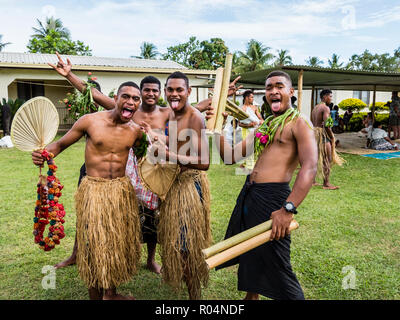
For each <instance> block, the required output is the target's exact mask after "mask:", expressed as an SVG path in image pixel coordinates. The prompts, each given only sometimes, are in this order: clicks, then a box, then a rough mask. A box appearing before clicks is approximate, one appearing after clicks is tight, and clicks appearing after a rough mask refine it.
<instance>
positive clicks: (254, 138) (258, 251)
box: [217, 71, 318, 300]
mask: <svg viewBox="0 0 400 320" xmlns="http://www.w3.org/2000/svg"><path fill="white" fill-rule="evenodd" d="M293 93H294V89H293V87H292V81H291V79H290V76H289V75H288V74H287V73H285V72H282V71H273V72H271V73H270V74H269V75H268V76H267V78H266V82H265V96H266V99H267V102H268V104H269V105H270V106H271V111H272V113H273V114H272V116H270V117H268V118H267V119H266V120H265V121H264V123H263V124H262V125H261V126H260V127H259V128H258V129H257V130H255V132H254V133H252V135H251V136H249V137H248V138H246V140H244V141H242V142H241V143H239V144H237V145H236V146H234V147H233V148H232V147H231V146H229V145H228V144H226V143H225V138H224V137H223V136H222V135H220V139H219V145H218V143H217V146H218V148H219V150H220V155H221V157H222V159H223V160H224V162H225V163H226V164H233V163H236V162H238V161H240V160H242V159H243V158H245V157H246V156H248V155H250V154H251V153H252V152H253V151H254V153H255V156H256V158H258V159H257V162H256V164H255V166H254V169H253V171H252V173H251V174H250V175H248V176H247V178H246V182H245V184H244V186H243V188H242V190H241V192H240V194H239V196H238V199H237V202H236V206H235V208H234V210H233V213H232V215H231V218H230V221H229V225H228V228H227V232H226V236H225V238H230V237H232V236H234V235H235V234H238V233H240V232H242V231H244V230H247V229H249V228H252V227H254V226H256V225H258V224H260V223H263V222H265V221H267V220H269V219H272V221H273V222H272V233H271V240H272V241H269V242H267V243H265V244H263V245H260V246H258V247H256V248H254V249H252V250H250V251H248V252H246V253H244V254H242V255H241V256H239V257H237V258H235V259H232V260H230V261H228V262H226V263H225V264H223V265H221V266H219V267H218V268H217V269H220V268H224V267H227V266H231V265H234V264H236V263H239V269H238V290H240V291H246V293H247V294H246V297H245V299H249V300H250V299H253V300H254V299H258V298H259V295H260V294H261V295H263V296H266V297H269V298H272V299H284V300H289V299H290V300H292V299H293V300H297V299H299V300H301V299H304V294H303V291H302V289H301V286H300V284H299V282H298V280H297V278H296V275H295V274H294V272H293V270H292V266H291V263H290V243H291V239H290V234H289V233H290V232H289V225H290V223H291V221H292V220H293V216H294V214H296V213H297V208H298V207H299V205H300V204H301V203H302V201H303V200H304V198H305V197H306V196H307V193H308V192H309V190H310V188H311V186H312V183H313V179H314V177H315V175H316V172H317V160H318V150H317V144H316V141H315V137H314V132H313V129H312V125H311V124H310V123H309V122H308V121H306V120H305V119H304V118H303V116H301V115H300V112H299V111H298V110H297V109H294V108H293V107H292V105H291V97H292V96H293ZM217 142H218V141H217ZM299 164H300V167H301V168H300V170H299V172H298V174H297V177H296V180H295V182H294V185H293V189H292V190H291V188H290V186H289V183H290V181H291V179H292V176H293V173H294V171H295V170H296V168H297V167H298V165H299Z"/></svg>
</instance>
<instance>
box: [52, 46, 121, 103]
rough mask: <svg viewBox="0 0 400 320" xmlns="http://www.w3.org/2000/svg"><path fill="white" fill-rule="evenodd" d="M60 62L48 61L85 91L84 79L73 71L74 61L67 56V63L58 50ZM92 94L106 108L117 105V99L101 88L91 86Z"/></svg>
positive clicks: (75, 86)
mask: <svg viewBox="0 0 400 320" xmlns="http://www.w3.org/2000/svg"><path fill="white" fill-rule="evenodd" d="M56 55H57V58H58V62H57V64H56V65H54V64H52V63H48V65H49V66H50V67H52V68H53V69H54V70H55V71H57V73H58V74H59V75H61V76H63V77H64V78H66V79H67V80H68V81H69V83H70V84H71V85H72V86H73V87H74V88H76V89H77V90H78V91H79V92H83V91H84V90H85V89H86V84H85V82H84V81H82V80H81V79H79V78H78V77H77V76H76V75H75V74H73V73H72V71H71V69H72V63H71V61H70V60H69V59H68V58H67V62H66V63H65V62H64V61H63V59H62V58H61V56H60V55H59V53H58V52H56ZM91 90H92V94H93V99H94V101H95V102H96V103H97V104H99V105H101V106H102V107H104V108H105V109H108V110H110V109H114V107H115V101H114V99H112V98H110V97H108V96H106V95H105V94H103V93H101V92H100V91H99V90H97V89H95V88H91Z"/></svg>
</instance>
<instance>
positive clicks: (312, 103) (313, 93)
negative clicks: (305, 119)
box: [310, 86, 315, 119]
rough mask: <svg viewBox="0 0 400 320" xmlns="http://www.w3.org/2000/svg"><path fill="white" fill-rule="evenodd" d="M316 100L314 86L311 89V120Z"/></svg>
mask: <svg viewBox="0 0 400 320" xmlns="http://www.w3.org/2000/svg"><path fill="white" fill-rule="evenodd" d="M314 98H315V86H312V89H311V104H310V106H311V111H310V119H311V118H312V116H311V114H312V112H313V110H314Z"/></svg>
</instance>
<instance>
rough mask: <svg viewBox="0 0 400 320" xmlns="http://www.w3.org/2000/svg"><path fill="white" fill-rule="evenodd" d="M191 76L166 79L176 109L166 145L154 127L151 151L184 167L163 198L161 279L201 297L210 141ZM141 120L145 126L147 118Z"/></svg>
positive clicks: (159, 158) (207, 231) (167, 92)
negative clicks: (195, 100) (195, 103)
mask: <svg viewBox="0 0 400 320" xmlns="http://www.w3.org/2000/svg"><path fill="white" fill-rule="evenodd" d="M190 93H191V88H190V86H189V80H188V78H187V77H186V75H184V74H183V73H181V72H174V73H172V74H171V75H170V76H169V77H168V78H167V82H166V84H165V95H166V98H167V101H168V103H169V105H170V107H171V110H172V112H171V113H170V117H169V126H168V146H167V145H166V144H165V142H163V141H162V140H161V139H158V137H156V136H155V135H154V134H153V133H149V136H150V137H152V139H154V140H153V144H152V147H151V148H150V149H149V151H148V156H149V157H154V158H153V159H152V161H154V160H155V161H158V162H162V161H168V162H170V163H175V164H177V165H179V167H180V173H179V175H178V176H177V178H176V179H175V180H174V182H173V184H172V186H171V188H170V189H169V191H168V193H167V195H166V197H165V200H164V201H163V202H162V204H161V208H160V218H159V224H158V240H159V242H160V247H161V260H162V271H161V273H162V277H163V280H164V281H165V282H166V283H168V284H170V285H171V286H173V287H174V288H175V289H180V288H182V287H183V284H186V286H187V290H188V294H189V298H190V299H200V298H201V288H202V286H205V285H206V284H207V281H208V268H207V265H206V264H205V262H204V259H203V253H202V249H204V248H207V247H208V246H209V245H210V243H211V230H210V191H209V184H208V179H207V174H206V172H205V171H206V170H208V167H209V154H208V143H207V139H206V136H205V124H204V119H203V117H202V116H201V113H200V112H199V111H198V110H197V109H196V108H194V107H192V106H191V105H190V104H189V95H190ZM140 125H142V126H144V127H146V124H145V123H140Z"/></svg>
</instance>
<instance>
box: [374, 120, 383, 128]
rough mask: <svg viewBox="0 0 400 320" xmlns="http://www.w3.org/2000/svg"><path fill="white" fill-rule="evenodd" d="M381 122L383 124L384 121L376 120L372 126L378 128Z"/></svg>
mask: <svg viewBox="0 0 400 320" xmlns="http://www.w3.org/2000/svg"><path fill="white" fill-rule="evenodd" d="M381 124H382V123H381V122H380V121H375V122H374V123H373V124H372V127H373V128H374V129H376V128H378V127H379V126H380V125H381Z"/></svg>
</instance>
